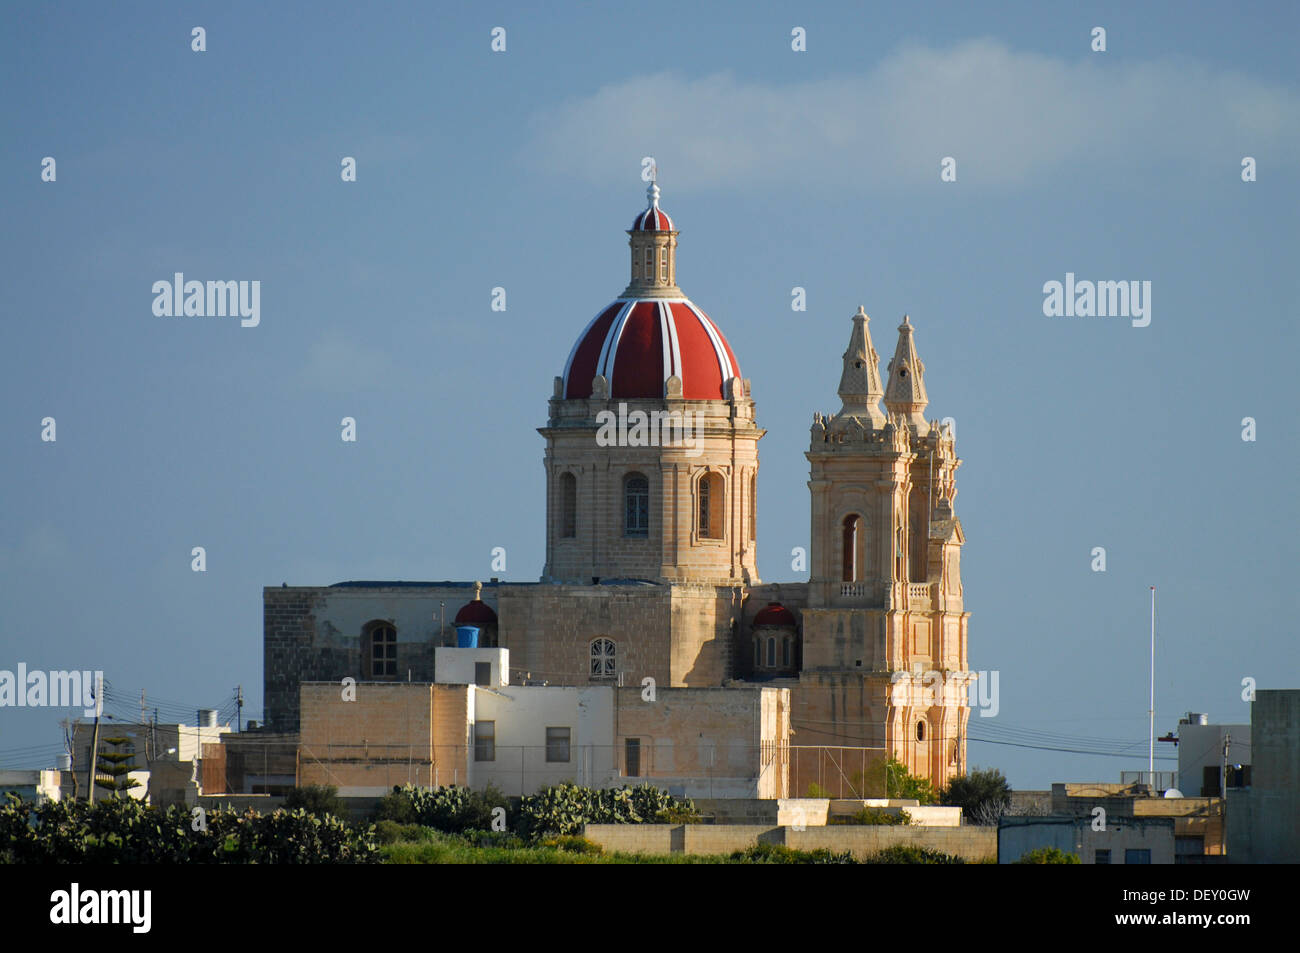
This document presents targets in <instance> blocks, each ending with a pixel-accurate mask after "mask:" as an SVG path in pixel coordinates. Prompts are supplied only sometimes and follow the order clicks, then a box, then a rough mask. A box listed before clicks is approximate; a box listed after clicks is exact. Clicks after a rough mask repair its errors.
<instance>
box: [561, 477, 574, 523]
mask: <svg viewBox="0 0 1300 953" xmlns="http://www.w3.org/2000/svg"><path fill="white" fill-rule="evenodd" d="M560 535H561V536H562V537H564V538H565V539H572V538H573V537H574V536H577V535H578V478H577V477H575V476H574V475H573V474H572V473H561V474H560Z"/></svg>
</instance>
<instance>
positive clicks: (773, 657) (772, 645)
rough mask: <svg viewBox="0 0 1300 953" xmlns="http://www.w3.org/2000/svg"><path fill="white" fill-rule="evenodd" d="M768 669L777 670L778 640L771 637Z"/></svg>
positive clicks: (768, 638) (768, 642) (768, 646)
mask: <svg viewBox="0 0 1300 953" xmlns="http://www.w3.org/2000/svg"><path fill="white" fill-rule="evenodd" d="M767 667H768V668H776V639H775V638H774V637H773V636H770V635H769V636H768V637H767Z"/></svg>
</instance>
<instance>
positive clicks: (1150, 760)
mask: <svg viewBox="0 0 1300 953" xmlns="http://www.w3.org/2000/svg"><path fill="white" fill-rule="evenodd" d="M1147 715H1148V716H1149V717H1150V720H1151V741H1150V751H1149V753H1148V754H1147V781H1148V782H1149V783H1150V785H1151V790H1152V791H1153V792H1154V791H1155V788H1156V587H1155V586H1152V587H1151V704H1150V707H1149V708H1148V709H1147Z"/></svg>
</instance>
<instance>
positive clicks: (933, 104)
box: [0, 2, 1300, 789]
mask: <svg viewBox="0 0 1300 953" xmlns="http://www.w3.org/2000/svg"><path fill="white" fill-rule="evenodd" d="M377 6H378V8H377V9H376V8H375V5H366V4H356V5H353V4H338V3H325V4H307V3H277V4H259V3H242V2H241V3H221V4H207V3H196V4H185V5H179V4H176V5H157V4H143V3H141V4H130V5H121V6H117V5H115V6H113V7H112V8H108V7H104V6H102V5H99V4H91V3H84V4H83V3H76V4H74V3H52V4H24V5H17V4H9V5H6V6H5V8H4V10H3V12H0V82H2V83H3V95H0V115H2V116H3V122H2V125H0V129H2V130H3V134H2V135H0V203H2V207H3V209H4V220H5V225H6V227H5V228H4V229H2V230H0V261H2V262H3V272H2V273H0V274H2V275H3V279H4V296H3V300H4V310H5V314H4V318H3V321H0V334H2V335H3V339H2V341H0V371H2V373H0V438H3V443H4V454H3V465H2V466H0V620H2V622H3V625H2V627H0V669H9V670H15V669H16V667H17V665H18V663H20V662H22V663H25V664H26V665H27V667H28V669H29V670H37V669H39V670H64V669H78V670H81V669H102V670H104V671H105V673H106V677H107V678H108V679H109V680H110V683H111V685H112V688H113V695H112V697H111V698H110V703H109V711H110V712H111V713H116V715H117V716H118V717H121V718H127V719H129V718H131V717H133V716H137V717H138V711H139V701H138V699H139V695H140V692H141V691H144V692H145V693H146V700H147V705H148V707H149V708H153V707H155V706H159V707H160V712H161V715H162V717H163V720H176V719H177V718H179V719H180V720H185V721H189V720H191V719H192V718H193V717H194V716H193V710H194V709H195V708H199V707H213V708H218V709H222V710H223V711H225V712H231V711H233V701H232V699H233V697H234V691H235V689H236V686H242V690H243V694H244V697H245V707H244V709H243V715H244V717H245V718H250V717H251V718H257V717H259V716H260V714H261V706H262V697H261V695H262V691H261V687H262V686H261V683H262V607H261V588H262V587H263V586H264V585H279V584H280V583H281V582H287V583H289V584H290V585H328V584H330V583H334V582H338V581H342V580H349V579H406V580H419V579H426V580H433V579H462V580H472V579H476V578H486V577H488V576H491V575H496V576H500V577H502V578H503V579H504V580H507V581H535V580H536V579H537V578H538V576H539V575H540V573H541V569H542V562H543V559H544V542H545V540H544V505H543V503H544V500H543V490H544V484H543V471H542V466H541V463H542V452H543V441H542V438H541V437H540V436H539V435H538V434H537V432H536V428H537V427H539V426H542V425H543V424H544V423H545V419H546V412H547V404H546V402H547V399H548V398H549V396H550V394H551V387H552V379H553V378H554V377H555V376H556V375H558V374H561V373H562V372H563V367H564V362H565V359H566V358H567V356H568V353H569V350H570V348H571V346H572V344H573V341H574V340H575V338H576V337H577V336H578V335H579V334H580V333H581V331H582V329H583V328H584V326H585V325H586V323H587V321H588V320H590V318H591V316H592V315H593V314H595V313H596V312H597V311H598V310H599V309H600V308H602V307H603V306H604V305H605V304H607V303H608V302H609V301H611V300H612V299H613V298H615V297H616V296H617V295H618V294H619V293H620V292H621V291H622V289H623V287H624V286H625V284H626V276H627V263H626V256H627V244H626V243H627V239H626V235H625V233H624V229H626V228H627V227H628V224H629V223H630V222H631V220H632V218H633V216H634V215H635V214H636V213H637V212H638V211H639V210H640V209H642V208H643V207H644V204H645V197H644V189H645V183H644V182H642V181H641V169H642V159H643V157H646V156H651V157H653V159H654V162H655V164H656V166H657V169H658V176H659V184H660V187H661V189H662V199H661V205H662V207H663V208H664V209H666V210H667V211H669V212H671V214H672V216H673V219H674V222H675V223H676V225H677V227H678V228H680V230H681V236H680V246H679V250H678V278H679V284H680V285H681V286H682V288H683V290H684V291H685V293H686V294H687V295H689V296H690V297H691V298H692V300H693V301H694V302H695V303H696V304H697V305H698V306H699V307H701V308H702V309H703V310H705V311H706V312H707V313H708V314H709V315H710V316H711V317H712V318H713V319H714V320H715V321H716V322H717V323H718V325H719V326H720V327H721V329H722V330H723V332H724V333H725V334H726V336H727V338H728V340H729V341H730V343H731V345H732V348H733V350H734V351H735V352H736V355H737V357H738V359H739V362H740V365H741V369H742V374H743V376H745V377H747V378H749V379H750V380H751V382H752V388H753V396H754V399H755V401H756V404H757V413H758V418H759V424H760V426H762V427H764V428H765V429H766V430H767V435H766V436H765V437H764V439H763V440H762V443H761V444H760V461H761V470H760V473H759V478H758V499H759V509H758V546H759V570H760V574H761V576H762V577H763V579H764V581H777V582H779V581H798V580H802V579H805V578H806V573H799V572H795V571H793V570H792V569H791V551H792V549H794V548H795V547H800V546H807V545H808V542H809V540H808V535H809V522H810V519H809V498H808V489H807V479H808V464H807V461H806V459H805V458H804V456H803V454H804V452H805V451H806V450H807V445H808V438H809V432H808V427H809V426H810V424H811V422H812V415H813V413H814V412H815V411H821V412H833V411H835V410H837V409H838V408H839V401H838V398H837V397H836V393H835V391H836V387H837V384H838V380H839V373H840V357H841V354H842V353H843V351H844V348H845V345H846V344H847V341H848V336H849V332H850V329H851V325H852V322H851V316H852V314H853V313H854V312H855V311H856V310H857V308H858V306H859V305H862V306H864V307H865V309H866V311H867V313H868V314H869V315H870V316H871V319H872V320H871V326H870V330H871V333H872V335H873V338H874V343H875V346H876V349H877V351H879V352H880V353H881V354H882V355H883V356H884V359H885V360H887V359H888V356H889V355H890V354H892V352H893V345H894V342H895V338H896V332H895V328H896V327H897V325H898V323H899V322H900V321H901V318H902V316H903V315H904V314H908V315H910V316H911V321H912V324H913V325H914V326H915V329H916V343H917V347H918V350H919V353H920V356H921V359H922V361H923V362H924V364H925V368H926V372H925V374H926V386H927V389H928V392H929V397H930V405H929V407H928V408H927V411H926V415H927V417H929V418H935V419H937V418H944V417H951V418H952V419H953V421H954V423H955V429H956V434H957V452H958V455H959V456H960V457H961V458H962V460H963V464H962V467H961V469H960V471H959V473H958V482H957V486H958V488H959V493H958V497H957V500H956V513H957V515H958V516H959V517H960V518H961V520H962V523H963V527H964V530H965V533H966V537H967V543H966V546H965V549H964V551H963V559H962V568H963V582H964V585H965V599H966V607H967V609H968V610H969V611H970V612H971V619H970V642H969V646H970V648H969V661H970V666H971V668H972V669H974V670H977V671H981V672H988V673H992V672H997V673H998V675H997V677H998V687H999V698H998V712H997V714H996V715H995V716H992V717H979V716H978V715H974V714H973V715H972V719H971V721H972V726H971V739H972V740H971V742H970V745H969V751H968V760H969V762H970V763H971V764H972V765H974V766H984V767H997V768H1000V769H1001V770H1003V771H1004V772H1005V773H1006V775H1007V777H1008V778H1009V780H1010V782H1011V784H1012V786H1013V787H1015V788H1022V789H1041V788H1046V787H1048V786H1049V785H1050V784H1051V783H1053V782H1059V781H1118V780H1119V777H1120V772H1121V771H1133V770H1141V769H1145V767H1146V762H1147V708H1148V680H1149V678H1150V668H1149V651H1150V648H1149V638H1150V617H1149V597H1150V589H1149V587H1150V586H1156V587H1157V646H1156V666H1155V691H1156V703H1155V704H1156V734H1157V735H1164V734H1166V733H1168V732H1170V731H1173V730H1176V728H1177V721H1178V718H1179V717H1180V716H1181V715H1182V714H1184V713H1185V712H1188V711H1197V712H1206V713H1208V714H1209V716H1210V719H1211V721H1212V722H1224V723H1231V724H1246V723H1249V720H1250V706H1249V704H1248V702H1247V701H1245V700H1244V698H1243V695H1244V692H1245V689H1244V688H1243V680H1245V679H1253V680H1254V683H1255V684H1256V685H1257V687H1258V688H1265V689H1266V688H1300V652H1298V651H1297V649H1296V634H1295V632H1294V630H1293V628H1292V623H1291V622H1290V621H1289V620H1290V619H1291V618H1292V615H1293V612H1292V607H1291V604H1292V602H1293V600H1294V590H1295V584H1294V572H1295V567H1296V564H1297V561H1298V560H1297V556H1298V555H1300V552H1298V547H1297V543H1296V533H1295V526H1296V525H1297V522H1298V520H1297V517H1298V516H1300V512H1298V509H1300V508H1298V507H1297V503H1296V477H1295V474H1296V471H1297V465H1298V464H1300V454H1298V453H1297V446H1300V444H1298V441H1297V436H1298V434H1297V424H1296V417H1295V413H1294V407H1295V405H1296V398H1297V393H1298V390H1300V388H1298V386H1297V383H1296V373H1295V360H1296V353H1297V344H1300V341H1298V340H1297V332H1296V323H1295V322H1296V316H1297V315H1296V309H1297V269H1296V266H1295V261H1296V252H1297V215H1296V209H1297V207H1300V205H1298V200H1300V186H1298V184H1297V181H1298V174H1300V78H1298V77H1297V69H1298V67H1297V61H1296V58H1295V53H1294V51H1295V47H1296V43H1297V33H1298V32H1300V31H1298V30H1297V27H1298V26H1300V13H1298V12H1297V9H1298V8H1296V7H1295V6H1294V5H1292V4H1288V3H1268V4H1265V3H1244V4H1234V5H1232V6H1231V7H1229V6H1226V5H1222V4H1211V3H1151V4H1141V5H1139V6H1138V8H1137V9H1133V6H1134V5H1131V4H1097V5H1091V6H1089V5H1085V4H1079V5H1071V8H1070V9H1062V8H1057V7H1056V6H1055V5H1052V6H1051V8H1050V9H1049V8H1047V5H1042V4H1034V3H1007V4H997V5H989V6H986V7H978V6H976V5H973V4H969V3H966V2H954V3H934V4H898V5H872V6H870V7H867V6H865V5H860V4H851V3H844V4H811V5H810V4H804V3H799V4H767V3H746V4H743V5H740V4H737V5H704V4H698V3H680V4H678V3H671V2H669V3H659V4H655V5H653V7H645V6H644V5H637V6H636V7H635V8H634V7H632V6H631V5H627V7H626V8H625V7H624V6H623V5H597V4H556V5H547V7H546V9H545V10H541V9H537V8H533V7H531V6H529V5H507V4H467V5H459V4H458V5H450V4H431V3H414V4H402V3H394V4H383V5H377ZM195 27H202V28H203V30H204V31H205V36H204V40H205V46H206V49H205V50H203V51H202V52H198V51H195V50H194V49H192V43H193V37H192V30H193V29H194V28H195ZM497 27H500V28H503V29H504V31H505V33H504V42H505V49H504V50H501V51H494V50H493V49H492V45H493V30H494V28H497ZM1095 27H1102V28H1104V30H1105V31H1106V32H1105V40H1106V44H1105V45H1106V48H1105V50H1104V52H1102V51H1094V50H1093V49H1092V47H1093V45H1094V42H1095V41H1094V39H1093V31H1094V28H1095ZM796 28H800V29H802V31H803V32H802V37H803V45H804V47H805V48H804V49H802V50H795V49H793V48H792V46H794V45H798V43H797V42H796V37H795V35H794V33H793V32H792V31H795V30H796ZM498 45H500V44H499V42H498ZM46 157H51V158H53V159H54V181H44V180H43V174H44V171H43V170H44V169H45V164H44V160H45V158H46ZM344 157H352V158H353V159H355V161H356V181H355V182H344V181H343V180H342V176H341V165H342V161H343V158H344ZM1246 157H1250V158H1252V159H1254V169H1255V180H1254V181H1250V182H1247V181H1243V160H1244V159H1245V158H1246ZM946 158H951V159H953V160H955V170H956V176H955V181H944V180H943V178H942V176H941V171H942V163H943V161H944V160H945V159H946ZM176 272H182V273H184V274H185V275H186V276H187V278H191V279H199V280H209V279H211V280H245V281H254V280H255V281H258V282H260V285H259V287H260V309H259V314H258V318H259V321H258V323H257V325H256V326H247V327H246V326H243V325H244V322H241V320H240V319H239V318H238V317H230V316H226V317H203V318H199V317H189V318H183V317H182V318H175V317H162V316H158V315H155V313H154V299H155V294H154V292H153V290H152V288H153V285H154V283H155V282H157V281H160V280H167V281H170V280H171V278H172V276H173V275H174V274H175V273H176ZM1067 273H1069V274H1073V275H1074V276H1075V277H1076V279H1077V280H1079V281H1083V280H1091V281H1121V280H1122V281H1138V282H1140V283H1141V282H1150V286H1149V287H1150V297H1149V305H1150V310H1149V318H1150V321H1149V324H1146V325H1145V326H1138V325H1140V324H1141V320H1145V319H1141V320H1139V321H1138V324H1135V323H1134V322H1135V319H1130V318H1129V317H1124V316H1107V317H1096V316H1092V317H1077V316H1072V317H1064V316H1059V317H1058V316H1048V315H1047V314H1045V313H1044V299H1045V293H1044V285H1045V284H1046V283H1048V282H1051V281H1060V282H1062V283H1064V282H1065V281H1066V275H1067ZM1140 287H1141V285H1140ZM494 288H504V289H505V291H506V309H505V310H504V311H494V310H493V309H492V301H493V289H494ZM794 288H803V289H804V290H805V294H806V302H807V309H806V311H795V310H793V309H792V289H794ZM344 417H352V418H354V419H355V421H356V427H357V440H356V441H355V442H354V443H345V442H343V441H342V440H341V439H340V430H341V426H340V424H341V420H342V418H344ZM45 418H54V421H55V428H56V429H55V438H56V439H55V440H53V441H50V440H48V439H42V433H43V431H45V430H47V427H46V425H45V424H43V423H42V421H43V420H45ZM1245 418H1251V419H1252V420H1253V422H1254V433H1253V437H1254V439H1250V440H1246V439H1243V434H1245V433H1246V432H1247V428H1248V425H1247V424H1245V423H1244V422H1243V421H1244V420H1245ZM196 546H201V547H203V548H204V551H205V553H206V571H204V572H194V571H192V566H191V563H192V559H193V557H192V551H193V548H194V547H196ZM495 547H504V548H505V549H506V554H507V566H506V570H505V571H504V572H501V571H494V570H492V569H491V566H490V564H491V559H492V550H493V549H494V548H495ZM1098 547H1101V548H1103V549H1104V550H1105V559H1106V562H1105V571H1104V572H1102V571H1095V569H1094V567H1095V566H1096V565H1097V557H1096V555H1095V550H1096V548H1098ZM187 713H188V714H187ZM75 714H76V712H73V711H67V710H56V709H14V708H3V709H0V768H17V767H28V768H30V767H48V766H52V765H53V763H54V757H55V755H56V754H57V752H58V751H59V750H60V748H61V744H60V733H59V728H58V721H59V720H60V719H61V718H63V717H65V716H72V715H75ZM168 716H170V719H169V717H168ZM1158 747H1159V749H1160V750H1158V751H1157V754H1158V755H1161V756H1163V757H1164V758H1166V759H1167V758H1169V757H1170V756H1172V755H1173V754H1174V752H1173V750H1172V746H1171V745H1164V744H1162V745H1160V746H1158ZM1085 751H1104V752H1108V753H1111V754H1119V755H1121V756H1119V757H1112V756H1100V755H1096V754H1086V753H1083V752H1085ZM1157 767H1158V768H1160V769H1164V770H1172V769H1174V768H1176V762H1173V761H1168V760H1164V761H1160V762H1158V763H1157Z"/></svg>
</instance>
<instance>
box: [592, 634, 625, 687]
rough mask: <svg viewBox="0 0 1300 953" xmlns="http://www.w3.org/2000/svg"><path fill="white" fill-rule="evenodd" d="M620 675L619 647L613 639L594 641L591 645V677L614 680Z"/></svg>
mask: <svg viewBox="0 0 1300 953" xmlns="http://www.w3.org/2000/svg"><path fill="white" fill-rule="evenodd" d="M617 674H618V646H616V645H615V644H614V640H613V639H604V638H601V639H594V640H593V641H592V643H591V677H592V678H613V677H614V676H615V675H617Z"/></svg>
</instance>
